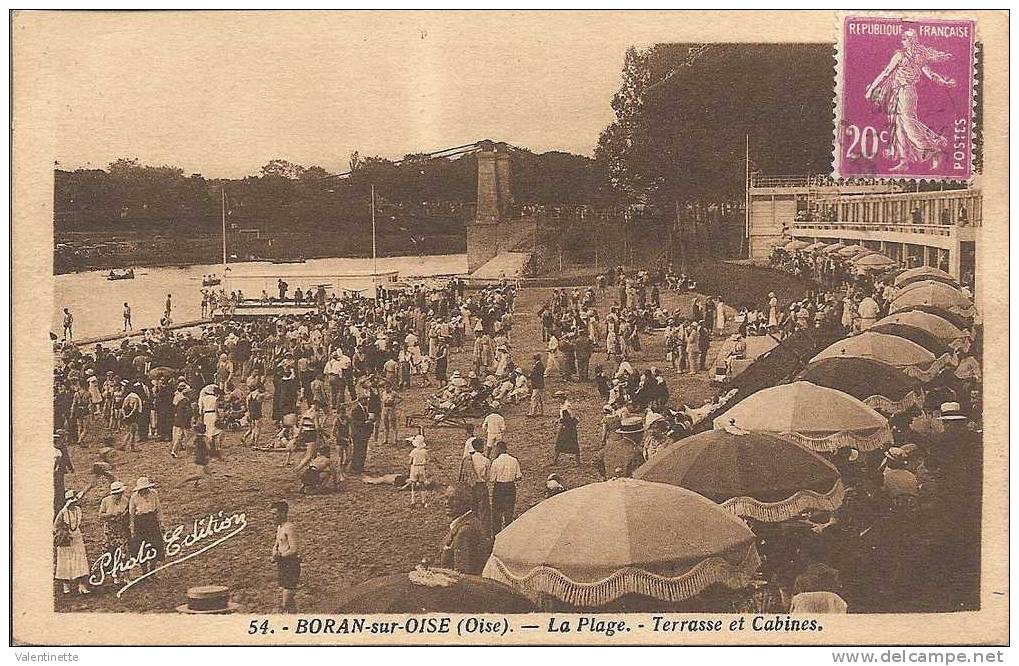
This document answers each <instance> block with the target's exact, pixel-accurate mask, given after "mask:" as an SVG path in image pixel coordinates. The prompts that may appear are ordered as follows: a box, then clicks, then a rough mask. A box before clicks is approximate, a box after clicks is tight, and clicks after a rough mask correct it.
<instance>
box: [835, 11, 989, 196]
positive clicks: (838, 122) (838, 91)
mask: <svg viewBox="0 0 1019 666" xmlns="http://www.w3.org/2000/svg"><path fill="white" fill-rule="evenodd" d="M851 16H852V17H858V16H868V17H874V18H889V19H898V20H901V21H908V20H935V21H936V20H946V21H951V20H966V21H973V33H972V35H971V36H970V52H971V53H972V54H973V58H972V61H971V63H970V64H971V70H972V71H971V72H970V80H971V81H972V82H973V85H972V86H971V89H970V99H969V121H970V132H969V159H970V173H969V177H967V178H948V177H944V178H937V177H923V178H919V177H909V176H906V177H902V178H888V177H885V176H878V175H874V176H871V177H867V178H866V179H865V180H868V181H877V182H879V183H887V184H894V183H958V184H960V185H969V184H972V183H973V182H974V181H975V180H976V179H977V177H978V176H979V175H980V173H979V172H978V171H977V169H976V166H977V165H976V151H975V150H974V148H975V146H974V139H975V137H976V133H977V128H978V123H977V114H976V106H977V89H978V88H980V86H981V81H980V79H979V78H978V76H977V61H978V60H979V59H982V58H983V53H982V49H981V48H978V45H979V44H980V39H979V33H980V21H979V20H978V19H977V18H976V17H975V16H972V15H969V14H965V13H961V12H937V13H932V12H896V11H864V10H861V11H842V12H836V14H835V21H834V26H833V29H834V31H835V46H834V50H835V70H834V83H833V86H832V90H833V92H834V97H835V99H834V102H833V104H834V116H833V120H832V145H831V158H832V159H831V164H832V171H831V177H832V179H833V180H835V181H836V182H842V183H852V182H854V181H859V180H861V178H860V177H859V176H851V177H848V178H846V177H844V176H843V175H842V174H841V172H840V169H839V166H840V165H839V162H840V159H839V158H840V155H841V152H842V151H841V150H839V143H840V139H841V132H840V131H839V128H840V127H841V126H842V94H843V92H844V91H843V89H842V69H843V66H844V64H845V63H844V62H843V60H842V51H843V49H842V37H843V34H844V31H843V28H844V27H845V22H846V19H847V18H849V17H851ZM980 94H983V91H982V90H981V91H980ZM980 130H981V132H982V131H983V128H982V127H980Z"/></svg>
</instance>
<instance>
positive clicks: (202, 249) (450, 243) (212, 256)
mask: <svg viewBox="0 0 1019 666" xmlns="http://www.w3.org/2000/svg"><path fill="white" fill-rule="evenodd" d="M222 242H223V241H222V239H221V238H218V237H215V236H200V237H190V238H189V237H184V238H181V237H177V236H160V235H154V234H145V233H140V232H138V233H89V234H80V233H65V234H58V235H57V236H56V238H55V243H54V253H53V272H54V274H56V275H63V274H66V273H81V272H84V271H95V270H110V269H124V268H142V267H152V268H156V267H178V268H183V267H186V266H195V265H200V264H218V263H220V262H221V261H222V256H223V245H222ZM466 248H467V239H466V238H465V237H464V236H463V235H460V234H443V235H433V236H430V237H424V238H420V239H419V242H417V243H411V242H410V241H408V240H407V239H406V238H395V239H394V238H386V237H381V238H380V239H379V252H378V254H379V256H380V257H405V256H422V255H450V254H462V253H464V252H466ZM229 251H230V250H229V246H228V252H229ZM366 256H370V255H366V254H364V253H352V252H351V251H350V244H349V242H348V239H345V238H343V237H338V235H336V234H321V235H320V236H319V235H316V236H313V237H311V238H309V240H308V241H307V242H305V243H301V244H299V245H292V246H291V247H289V248H288V252H287V257H288V258H294V257H304V258H305V259H322V258H334V257H335V258H365V257H366ZM267 259H268V258H263V259H262V260H263V261H265V260H267ZM230 261H231V263H244V262H245V259H243V258H241V259H231V260H230Z"/></svg>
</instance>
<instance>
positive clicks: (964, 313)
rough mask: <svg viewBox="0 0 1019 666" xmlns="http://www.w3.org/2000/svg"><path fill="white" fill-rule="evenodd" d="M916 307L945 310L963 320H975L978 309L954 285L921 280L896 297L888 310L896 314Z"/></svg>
mask: <svg viewBox="0 0 1019 666" xmlns="http://www.w3.org/2000/svg"><path fill="white" fill-rule="evenodd" d="M914 307H927V308H934V309H935V310H943V311H945V312H949V313H951V314H953V315H955V316H957V317H961V318H963V319H973V317H975V316H976V308H975V307H974V306H973V301H972V299H970V298H969V296H967V295H966V294H964V293H962V291H961V290H960V289H959V288H958V287H955V286H954V285H950V284H945V283H944V282H935V281H934V280H921V281H920V282H915V283H913V284H910V285H908V287H907V288H906V289H905V290H904V291H902V292H901V293H900V294H898V295H897V296H896V297H895V300H893V301H892V302H891V305H889V306H888V309H889V312H891V313H892V314H894V313H896V312H901V311H903V310H908V309H911V308H914ZM935 314H936V312H935Z"/></svg>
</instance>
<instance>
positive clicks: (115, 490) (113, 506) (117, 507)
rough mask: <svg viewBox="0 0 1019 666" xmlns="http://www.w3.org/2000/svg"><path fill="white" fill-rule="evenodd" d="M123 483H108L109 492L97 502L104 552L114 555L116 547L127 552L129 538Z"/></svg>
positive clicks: (129, 529) (114, 580)
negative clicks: (104, 546)
mask: <svg viewBox="0 0 1019 666" xmlns="http://www.w3.org/2000/svg"><path fill="white" fill-rule="evenodd" d="M124 490H125V487H124V484H123V483H121V482H120V481H114V482H113V483H111V484H110V494H109V495H107V496H106V497H104V498H103V499H102V501H101V502H99V522H100V524H101V525H102V527H103V542H104V543H105V545H106V552H108V553H110V554H111V555H114V554H115V553H116V552H117V549H120V551H121V553H123V554H124V555H126V554H127V552H128V551H127V548H128V542H129V541H130V538H131V519H130V516H129V515H128V505H129V504H130V502H129V500H128V498H127V497H125V496H124ZM117 582H118V581H117V571H114V572H113V584H114V585H116V584H117Z"/></svg>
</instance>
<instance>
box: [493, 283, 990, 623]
mask: <svg viewBox="0 0 1019 666" xmlns="http://www.w3.org/2000/svg"><path fill="white" fill-rule="evenodd" d="M895 284H896V286H897V287H899V288H900V292H899V296H898V298H896V299H895V301H894V302H893V303H892V304H891V314H890V315H889V316H888V317H885V318H884V319H882V320H880V321H878V322H877V324H875V326H874V327H872V328H871V330H869V331H867V332H865V333H863V334H861V335H856V336H852V337H850V338H846V339H845V340H840V341H839V342H837V343H835V344H833V345H831V346H829V347H828V348H826V349H824V350H822V351H821V352H820V353H819V354H817V355H816V356H815V357H814V358H813V359H811V361H810V362H809V363H808V365H807V367H806V368H805V370H804V371H803V373H802V374H801V375H800V377H799V378H798V379H797V380H796V381H793V382H791V383H789V384H783V385H779V386H775V387H771V388H767V389H764V390H761V391H758V392H756V393H754V394H752V395H750V396H749V397H747V398H746V399H745V400H743V401H741V402H739V403H737V404H736V405H734V406H733V407H732V408H730V409H729V410H728V411H727V412H725V413H724V414H722V415H721V416H719V417H717V418H716V419H715V421H714V428H715V429H714V430H711V431H707V432H703V433H700V434H697V435H694V436H691V437H688V438H686V439H682V440H679V441H677V442H674V443H673V444H672V445H670V446H669V447H667V448H666V449H665V450H664V451H661V452H660V453H658V454H656V455H655V456H654V457H653V458H652V459H651V460H649V461H648V462H646V463H645V464H644V465H643V466H641V467H640V468H639V469H638V470H637V471H636V472H635V473H634V478H633V479H613V480H610V481H606V482H603V483H596V484H590V485H588V486H584V487H582V488H578V489H576V490H572V491H568V492H566V493H563V494H561V495H558V496H556V497H554V498H552V499H549V500H546V501H545V502H542V503H540V504H538V505H537V506H535V507H534V508H532V509H531V510H530V511H528V512H526V513H525V514H524V515H522V516H521V517H520V518H519V519H517V520H516V521H515V522H514V523H512V524H511V525H510V526H509V527H507V528H506V529H505V530H503V531H502V532H501V533H500V534H499V535H498V537H497V539H496V542H495V549H494V552H493V554H492V557H491V558H490V560H489V562H488V565H487V566H486V568H485V572H484V575H485V576H487V577H490V578H493V579H496V580H499V581H502V582H504V583H506V584H507V585H509V586H510V587H513V588H514V589H515V590H517V591H518V592H520V593H521V594H523V595H524V596H527V597H528V598H530V599H531V600H532V601H535V602H536V603H538V604H540V605H543V606H545V607H549V603H548V602H549V601H550V600H551V601H552V602H559V603H561V604H564V605H566V606H568V607H574V608H597V607H603V608H604V607H606V606H609V605H612V604H614V603H617V602H618V601H619V600H620V599H623V598H627V597H631V596H637V597H641V598H645V599H652V600H657V601H659V602H663V603H665V604H682V603H683V602H689V601H691V600H694V601H696V599H697V598H698V596H699V595H704V594H706V593H710V590H711V589H712V588H715V589H716V590H717V589H729V590H737V589H740V588H746V587H747V586H749V585H751V583H752V582H753V581H754V580H755V579H756V578H757V576H758V567H759V566H760V563H761V560H760V557H759V555H758V553H757V551H756V538H755V535H754V533H753V532H752V531H751V529H750V528H749V527H748V526H747V522H746V521H748V520H750V521H758V522H762V523H778V522H782V521H786V520H790V519H794V518H796V517H797V516H799V515H800V514H801V513H802V512H803V511H834V510H836V509H838V508H839V507H840V506H841V504H842V501H843V498H844V494H845V489H844V488H843V485H842V480H841V478H840V474H839V471H838V469H836V467H835V466H834V465H833V464H832V463H830V462H829V461H828V460H827V459H826V458H825V457H824V456H826V455H831V454H834V453H836V452H838V451H839V450H840V449H844V448H852V449H855V450H857V451H861V452H868V451H877V450H881V449H885V448H888V447H890V446H891V445H892V431H891V428H890V426H889V422H888V418H887V416H888V415H891V414H892V413H894V412H895V411H897V410H899V409H901V408H903V407H904V406H905V405H906V404H907V403H908V404H914V403H913V402H912V401H911V400H910V399H907V398H912V397H913V395H914V391H917V389H919V388H921V387H922V386H923V385H925V384H926V383H928V382H930V381H932V380H933V379H934V377H935V376H936V374H937V371H938V368H939V365H941V364H943V363H945V361H944V359H945V358H948V357H949V354H948V352H949V350H951V349H952V348H953V345H955V344H956V343H958V342H959V341H960V340H962V339H963V338H964V336H965V335H966V334H965V333H964V329H965V327H966V326H968V325H969V324H971V323H972V322H971V321H970V320H969V317H970V316H972V314H973V309H972V302H970V301H969V299H968V298H967V297H966V296H965V295H964V294H963V293H962V292H961V290H960V289H959V287H958V285H956V284H955V283H954V281H953V280H952V279H951V277H950V276H946V275H945V274H943V273H942V272H941V271H938V270H937V269H935V268H920V269H913V270H909V271H904V272H902V273H900V274H899V275H898V276H896V278H895ZM868 402H869V403H871V404H868ZM893 403H897V404H893ZM872 405H873V406H872ZM875 407H878V408H882V409H883V410H884V411H885V414H882V413H881V412H879V411H878V409H876V408H875ZM553 606H554V603H553ZM687 608H690V607H689V606H687ZM693 608H696V606H694V607H693Z"/></svg>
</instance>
